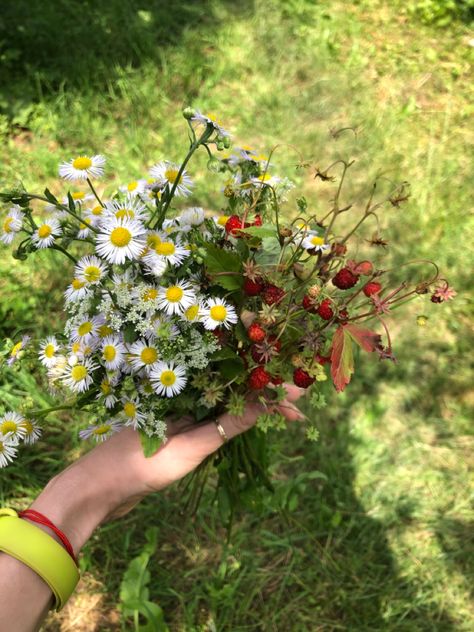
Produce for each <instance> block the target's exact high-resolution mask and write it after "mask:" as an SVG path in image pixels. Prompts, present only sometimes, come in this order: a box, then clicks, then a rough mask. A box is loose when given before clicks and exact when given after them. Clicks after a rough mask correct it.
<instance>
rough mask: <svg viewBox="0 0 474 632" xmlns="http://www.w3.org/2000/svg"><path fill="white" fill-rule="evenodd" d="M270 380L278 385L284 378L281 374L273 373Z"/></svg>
mask: <svg viewBox="0 0 474 632" xmlns="http://www.w3.org/2000/svg"><path fill="white" fill-rule="evenodd" d="M270 382H271V383H272V384H275V386H278V385H279V384H283V382H284V379H283V378H282V377H281V376H280V375H272V377H271V380H270Z"/></svg>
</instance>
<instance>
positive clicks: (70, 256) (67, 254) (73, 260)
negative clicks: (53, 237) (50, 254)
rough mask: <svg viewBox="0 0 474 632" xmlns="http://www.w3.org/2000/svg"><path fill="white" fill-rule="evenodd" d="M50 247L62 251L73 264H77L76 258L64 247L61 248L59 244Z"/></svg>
mask: <svg viewBox="0 0 474 632" xmlns="http://www.w3.org/2000/svg"><path fill="white" fill-rule="evenodd" d="M51 249H52V250H58V251H59V252H62V253H63V255H66V257H67V258H68V259H70V260H71V261H72V262H73V263H74V265H76V264H77V259H76V258H75V257H73V256H72V255H71V254H70V253H69V252H68V251H67V250H65V249H64V248H62V247H61V246H58V245H57V244H53V245H52V246H51Z"/></svg>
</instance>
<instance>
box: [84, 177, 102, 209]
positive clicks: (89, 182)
mask: <svg viewBox="0 0 474 632" xmlns="http://www.w3.org/2000/svg"><path fill="white" fill-rule="evenodd" d="M87 184H88V185H89V187H90V190H91V191H92V193H93V194H94V197H95V199H96V200H97V202H99V204H100V205H101V206H104V205H103V204H102V201H101V199H100V197H99V196H98V195H97V191H96V190H95V189H94V185H93V184H92V182H91V181H90V179H89V178H87Z"/></svg>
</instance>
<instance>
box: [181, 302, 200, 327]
mask: <svg viewBox="0 0 474 632" xmlns="http://www.w3.org/2000/svg"><path fill="white" fill-rule="evenodd" d="M201 317H202V306H201V305H200V304H199V303H193V305H191V306H190V307H188V308H187V309H185V310H184V312H183V313H182V314H181V318H182V319H183V320H184V321H186V322H188V323H199V322H200V321H201Z"/></svg>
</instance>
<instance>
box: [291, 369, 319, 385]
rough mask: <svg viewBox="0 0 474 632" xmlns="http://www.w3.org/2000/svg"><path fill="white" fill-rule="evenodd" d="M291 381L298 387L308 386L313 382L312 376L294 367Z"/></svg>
mask: <svg viewBox="0 0 474 632" xmlns="http://www.w3.org/2000/svg"><path fill="white" fill-rule="evenodd" d="M293 382H294V383H295V384H296V386H299V387H300V388H308V386H311V384H313V382H314V377H311V375H310V374H309V373H307V372H306V371H305V370H304V369H295V370H294V371H293Z"/></svg>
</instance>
